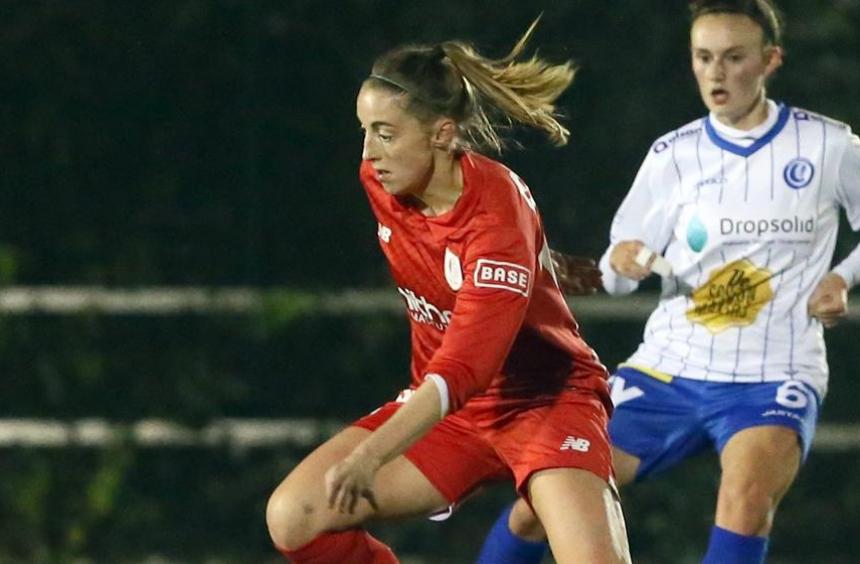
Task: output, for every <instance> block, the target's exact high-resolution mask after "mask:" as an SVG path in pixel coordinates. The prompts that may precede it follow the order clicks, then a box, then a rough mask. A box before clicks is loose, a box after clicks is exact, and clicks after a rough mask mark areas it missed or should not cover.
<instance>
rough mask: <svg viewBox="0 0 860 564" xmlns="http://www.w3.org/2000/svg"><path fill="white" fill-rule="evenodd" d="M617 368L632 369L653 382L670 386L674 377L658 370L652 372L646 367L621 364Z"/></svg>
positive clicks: (651, 369)
mask: <svg viewBox="0 0 860 564" xmlns="http://www.w3.org/2000/svg"><path fill="white" fill-rule="evenodd" d="M618 368H619V369H620V368H632V369H633V370H638V371H639V372H641V373H642V374H647V375H648V376H650V377H652V378H654V379H655V380H659V381H660V382H663V383H664V384H671V383H672V379H673V378H674V376H672V375H671V374H666V373H665V372H660V371H659V370H654V369H653V368H648V367H647V366H640V365H638V364H628V363H626V362H623V363H621V364H619V365H618Z"/></svg>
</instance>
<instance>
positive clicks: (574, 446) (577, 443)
mask: <svg viewBox="0 0 860 564" xmlns="http://www.w3.org/2000/svg"><path fill="white" fill-rule="evenodd" d="M589 448H591V441H589V440H586V439H577V438H576V437H573V436H570V435H568V436H567V438H566V439H564V442H563V443H561V448H560V449H558V450H576V451H579V452H588V449H589Z"/></svg>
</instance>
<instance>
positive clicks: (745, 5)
mask: <svg viewBox="0 0 860 564" xmlns="http://www.w3.org/2000/svg"><path fill="white" fill-rule="evenodd" d="M690 14H691V16H692V19H691V21H692V22H695V21H696V20H697V19H699V18H700V17H702V16H706V15H708V14H743V15H745V16H747V17H749V18H750V19H751V20H753V21H754V22H755V23H757V24H758V25H759V27H761V29H762V31H763V32H764V37H765V43H767V44H770V45H782V28H783V27H784V24H783V18H782V15H781V14H780V12H779V9H778V8H777V7H776V4H774V3H773V2H772V1H771V0H734V1H732V0H696V1H694V2H690Z"/></svg>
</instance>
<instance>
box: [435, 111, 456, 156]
mask: <svg viewBox="0 0 860 564" xmlns="http://www.w3.org/2000/svg"><path fill="white" fill-rule="evenodd" d="M456 137H457V124H456V123H454V120H452V119H451V118H447V117H441V118H439V119H438V120H437V121H436V123H434V124H433V137H432V139H431V142H432V143H433V147H434V148H435V149H442V150H443V151H448V150H450V149H451V147H453V146H454V141H455V139H456Z"/></svg>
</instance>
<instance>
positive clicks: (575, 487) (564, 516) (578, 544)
mask: <svg viewBox="0 0 860 564" xmlns="http://www.w3.org/2000/svg"><path fill="white" fill-rule="evenodd" d="M528 487H529V495H530V496H531V501H532V505H533V506H534V508H535V511H536V512H537V514H538V517H539V518H540V520H541V522H543V523H544V525H545V527H546V532H547V536H548V538H549V543H550V547H551V549H552V553H553V556H554V558H555V560H556V562H558V563H559V564H567V563H574V562H589V563H592V564H619V563H629V562H630V549H629V547H628V544H627V531H626V528H625V526H624V516H623V514H622V512H621V504H620V503H619V502H618V498H617V497H616V494H615V492H614V491H613V490H612V488H611V487H610V486H609V484H607V483H606V482H605V481H604V480H603V479H602V478H600V477H598V476H597V475H595V474H592V473H591V472H589V471H587V470H581V469H578V468H552V469H547V470H541V471H539V472H536V473H535V474H534V475H533V476H532V477H531V479H530V480H529V486H528Z"/></svg>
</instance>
